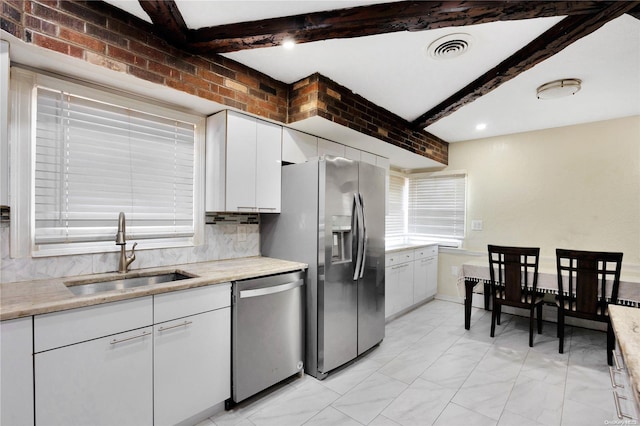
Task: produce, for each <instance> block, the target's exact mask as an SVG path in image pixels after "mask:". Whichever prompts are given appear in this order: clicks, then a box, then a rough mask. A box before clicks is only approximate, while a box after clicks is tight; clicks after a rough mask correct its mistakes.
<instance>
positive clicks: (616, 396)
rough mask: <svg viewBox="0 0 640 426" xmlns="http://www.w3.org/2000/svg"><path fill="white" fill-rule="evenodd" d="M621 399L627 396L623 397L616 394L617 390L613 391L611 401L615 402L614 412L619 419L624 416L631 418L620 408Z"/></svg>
mask: <svg viewBox="0 0 640 426" xmlns="http://www.w3.org/2000/svg"><path fill="white" fill-rule="evenodd" d="M621 399H624V400H625V401H626V400H627V398H625V397H624V396H620V395H618V392H616V391H613V402H615V404H616V414H617V415H618V418H619V419H620V420H622V419H624V418H627V419H633V417H631V416H629V415H627V414H624V413H623V412H622V409H621V408H620V400H621Z"/></svg>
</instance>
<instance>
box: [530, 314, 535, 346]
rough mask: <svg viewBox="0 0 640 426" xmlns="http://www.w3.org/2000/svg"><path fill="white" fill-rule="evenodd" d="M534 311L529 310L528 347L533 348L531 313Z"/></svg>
mask: <svg viewBox="0 0 640 426" xmlns="http://www.w3.org/2000/svg"><path fill="white" fill-rule="evenodd" d="M534 312H535V311H534V309H533V308H531V309H530V310H529V347H530V348H532V347H533V313H534Z"/></svg>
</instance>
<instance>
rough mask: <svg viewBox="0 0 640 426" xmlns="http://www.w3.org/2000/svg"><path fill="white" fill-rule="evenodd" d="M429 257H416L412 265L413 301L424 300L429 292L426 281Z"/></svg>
mask: <svg viewBox="0 0 640 426" xmlns="http://www.w3.org/2000/svg"><path fill="white" fill-rule="evenodd" d="M428 263H429V258H423V259H417V260H416V261H415V262H414V266H413V303H419V302H422V301H423V300H425V299H426V298H427V297H429V296H433V294H430V289H429V282H428V279H429V277H428V268H429V264H428Z"/></svg>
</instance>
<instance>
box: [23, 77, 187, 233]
mask: <svg viewBox="0 0 640 426" xmlns="http://www.w3.org/2000/svg"><path fill="white" fill-rule="evenodd" d="M36 103H37V114H36V125H35V138H36V146H35V147H36V152H35V173H34V175H35V196H34V199H35V204H34V212H35V235H34V241H35V243H36V244H52V243H68V242H87V241H106V240H112V239H114V238H115V230H116V226H117V220H118V213H119V212H121V211H123V212H125V214H126V218H127V238H128V239H144V238H167V237H189V236H192V235H193V234H194V150H195V142H194V141H195V139H194V138H195V125H194V124H193V123H187V122H182V121H179V120H175V119H169V118H164V117H161V116H158V115H153V114H149V113H145V112H140V111H136V110H132V109H129V108H125V107H121V106H117V105H113V104H109V103H104V102H99V101H96V100H92V99H88V98H85V97H80V96H75V95H73V94H70V93H66V92H64V91H59V90H51V89H48V88H45V87H37V88H36Z"/></svg>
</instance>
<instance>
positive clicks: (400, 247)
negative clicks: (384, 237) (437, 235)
mask: <svg viewBox="0 0 640 426" xmlns="http://www.w3.org/2000/svg"><path fill="white" fill-rule="evenodd" d="M434 245H438V243H402V244H394V245H390V246H386V247H385V248H384V251H385V253H395V252H398V251H402V250H411V249H417V248H420V247H427V246H434Z"/></svg>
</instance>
